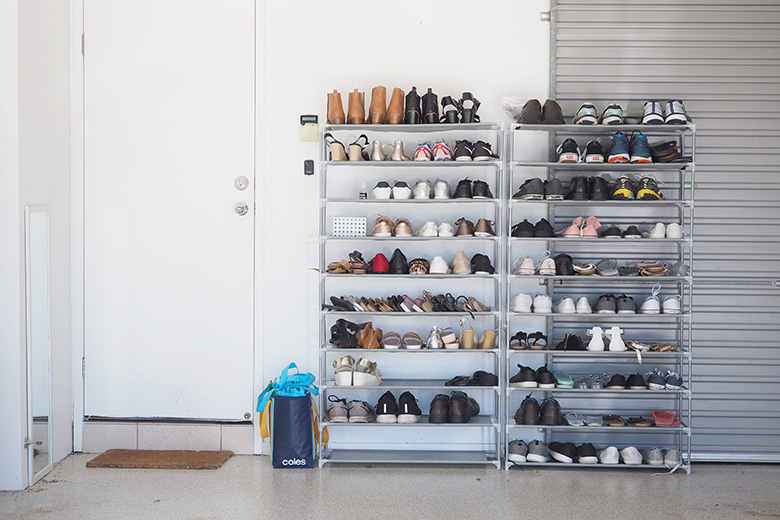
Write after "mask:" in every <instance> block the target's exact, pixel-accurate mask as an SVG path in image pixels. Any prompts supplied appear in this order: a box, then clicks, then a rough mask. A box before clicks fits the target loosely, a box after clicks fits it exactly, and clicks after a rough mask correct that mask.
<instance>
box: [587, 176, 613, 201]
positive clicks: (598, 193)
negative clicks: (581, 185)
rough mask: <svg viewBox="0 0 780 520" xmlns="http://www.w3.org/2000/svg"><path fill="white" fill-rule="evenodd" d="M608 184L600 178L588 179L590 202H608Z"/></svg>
mask: <svg viewBox="0 0 780 520" xmlns="http://www.w3.org/2000/svg"><path fill="white" fill-rule="evenodd" d="M610 191H611V190H610V189H609V183H608V182H607V180H606V179H604V178H602V177H591V178H590V200H609V198H610Z"/></svg>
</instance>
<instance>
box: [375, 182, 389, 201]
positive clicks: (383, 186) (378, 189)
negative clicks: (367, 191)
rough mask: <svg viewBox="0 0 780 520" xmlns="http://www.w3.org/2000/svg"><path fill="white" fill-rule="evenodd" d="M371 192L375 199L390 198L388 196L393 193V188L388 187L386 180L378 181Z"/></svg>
mask: <svg viewBox="0 0 780 520" xmlns="http://www.w3.org/2000/svg"><path fill="white" fill-rule="evenodd" d="M371 192H372V193H373V195H374V198H375V199H376V200H390V197H391V196H392V195H393V188H391V187H390V184H389V183H388V182H387V181H379V182H377V183H376V186H374V189H373V190H371Z"/></svg>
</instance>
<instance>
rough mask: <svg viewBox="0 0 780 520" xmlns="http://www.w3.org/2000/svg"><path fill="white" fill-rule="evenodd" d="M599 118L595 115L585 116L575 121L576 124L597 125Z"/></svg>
mask: <svg viewBox="0 0 780 520" xmlns="http://www.w3.org/2000/svg"><path fill="white" fill-rule="evenodd" d="M598 122H599V120H598V118H597V117H595V116H584V117H582V118H580V119H578V120H577V121H575V122H574V124H575V125H596V124H598Z"/></svg>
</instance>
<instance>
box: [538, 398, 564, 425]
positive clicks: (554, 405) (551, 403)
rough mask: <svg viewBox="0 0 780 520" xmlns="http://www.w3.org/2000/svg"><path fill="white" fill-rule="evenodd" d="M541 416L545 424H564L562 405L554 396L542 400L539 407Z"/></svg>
mask: <svg viewBox="0 0 780 520" xmlns="http://www.w3.org/2000/svg"><path fill="white" fill-rule="evenodd" d="M539 417H540V420H541V422H542V424H543V425H545V426H558V425H560V424H563V414H562V413H561V405H560V404H559V403H558V401H556V400H555V399H553V398H552V397H548V398H547V399H545V400H544V401H542V405H541V406H540V407H539Z"/></svg>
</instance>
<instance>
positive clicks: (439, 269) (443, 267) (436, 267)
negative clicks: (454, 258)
mask: <svg viewBox="0 0 780 520" xmlns="http://www.w3.org/2000/svg"><path fill="white" fill-rule="evenodd" d="M428 272H429V273H430V274H449V273H450V266H449V265H447V261H446V260H445V259H444V258H442V257H440V256H436V257H434V258H433V260H431V265H430V267H429V268H428Z"/></svg>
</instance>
